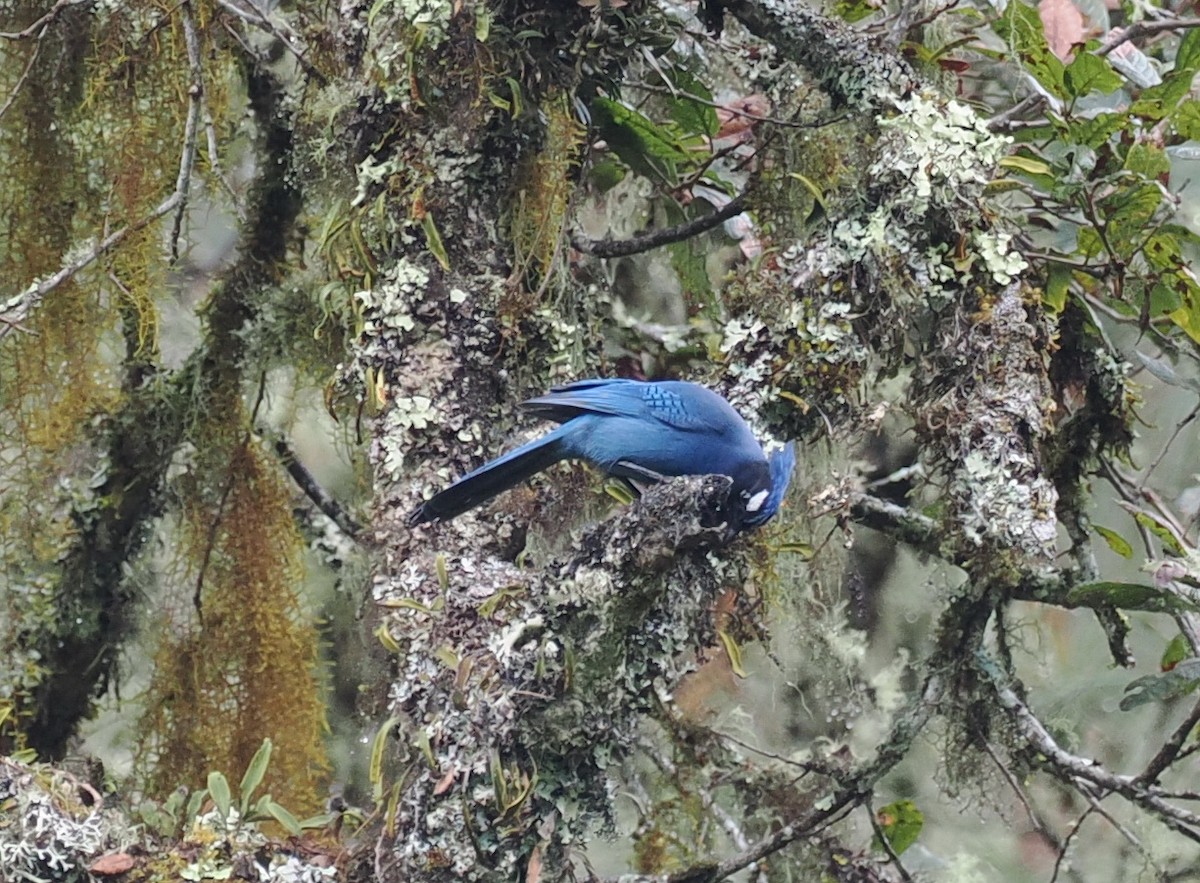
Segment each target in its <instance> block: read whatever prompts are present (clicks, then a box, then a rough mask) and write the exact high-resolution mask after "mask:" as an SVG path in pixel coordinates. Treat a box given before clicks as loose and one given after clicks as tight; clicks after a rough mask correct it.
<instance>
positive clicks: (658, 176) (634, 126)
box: [592, 97, 695, 186]
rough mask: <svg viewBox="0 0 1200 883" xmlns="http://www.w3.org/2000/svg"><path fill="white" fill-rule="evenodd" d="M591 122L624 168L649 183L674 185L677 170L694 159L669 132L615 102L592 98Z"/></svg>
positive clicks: (677, 178) (631, 109)
mask: <svg viewBox="0 0 1200 883" xmlns="http://www.w3.org/2000/svg"><path fill="white" fill-rule="evenodd" d="M592 122H593V123H595V125H596V128H597V130H599V133H600V137H601V138H603V139H604V140H605V141H607V142H608V146H609V147H611V148H612V150H613V152H614V153H616V155H617V156H619V157H620V158H621V159H622V160H624V162H625V164H626V165H628V166H629V167H630V168H631V169H633V170H634V171H635V172H637V173H638V174H639V175H642V176H644V177H647V178H650V179H652V180H656V181H662V182H664V183H666V184H669V185H671V186H674V185H675V184H676V183H678V180H679V174H678V171H677V167H678V166H680V165H687V164H689V163H691V162H692V161H693V160H694V159H695V157H694V156H693V155H692V154H691V153H689V152H688V151H686V150H684V149H683V147H682V146H681V145H680V144H679V142H678V141H677V140H676V139H675V137H674V136H673V135H672V134H671V132H670V131H668V130H667V129H665V128H663V127H662V126H658V125H655V124H654V123H653V122H652V121H651V120H650V119H648V118H647V117H645V116H643V115H642V114H640V113H638V112H637V111H636V110H634V109H633V108H631V107H626V106H625V105H624V104H621V103H620V102H619V101H613V100H612V99H609V98H600V97H598V98H596V99H594V100H593V102H592Z"/></svg>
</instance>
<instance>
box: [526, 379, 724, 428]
mask: <svg viewBox="0 0 1200 883" xmlns="http://www.w3.org/2000/svg"><path fill="white" fill-rule="evenodd" d="M521 406H522V407H523V408H525V409H526V410H527V411H529V412H530V413H532V414H537V415H538V416H540V417H545V418H547V419H549V420H555V421H557V422H559V423H563V422H566V421H568V420H572V419H574V418H575V417H579V416H582V415H584V414H601V415H605V416H610V417H637V418H653V419H655V420H659V421H661V422H663V423H665V424H667V425H668V426H671V427H673V428H675V429H683V430H703V431H705V432H721V431H724V430H725V429H726V428H727V427H728V426H732V425H737V424H740V423H741V422H742V420H741V418H740V417H739V416H738V415H737V413H736V412H735V411H734V410H733V408H732V407H731V406H730V405H729V403H728V402H726V401H725V400H724V399H723V398H721V397H720V396H719V395H717V394H716V393H715V392H713V391H712V390H710V389H707V388H706V387H703V386H700V385H698V384H695V383H687V382H685V381H679V380H665V381H661V382H654V381H649V382H647V381H641V380H624V379H619V378H618V379H609V380H580V381H577V382H575V383H568V384H566V385H565V386H556V387H554V388H553V389H551V390H550V392H548V393H547V394H546V395H544V396H538V397H537V398H533V399H529V400H528V401H525V402H522V403H521Z"/></svg>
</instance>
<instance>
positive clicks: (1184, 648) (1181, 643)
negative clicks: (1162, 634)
mask: <svg viewBox="0 0 1200 883" xmlns="http://www.w3.org/2000/svg"><path fill="white" fill-rule="evenodd" d="M1190 652H1192V648H1191V646H1190V645H1189V644H1188V642H1187V638H1185V637H1184V636H1183V635H1182V634H1179V635H1176V636H1175V637H1173V638H1172V639H1171V641H1170V643H1168V644H1167V647H1166V649H1165V650H1163V655H1162V659H1160V660H1159V661H1158V667H1159V668H1160V669H1162V670H1163V671H1173V670H1174V669H1175V668H1177V667H1178V666H1179V663H1181V662H1183V660H1185V659H1187V658H1188V654H1189V653H1190Z"/></svg>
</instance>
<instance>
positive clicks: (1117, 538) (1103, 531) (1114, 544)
mask: <svg viewBox="0 0 1200 883" xmlns="http://www.w3.org/2000/svg"><path fill="white" fill-rule="evenodd" d="M1092 530H1094V531H1095V532H1096V533H1098V534H1100V536H1101V537H1103V538H1104V542H1106V543H1108V547H1109V548H1110V549H1112V550H1113V551H1114V552H1116V553H1117V554H1118V555H1120V556H1121V557H1122V558H1132V557H1133V546H1131V545H1130V544H1129V540H1127V539H1125V537H1123V536H1121V535H1120V534H1119V533H1117V532H1116V531H1115V530H1110V529H1109V528H1107V527H1101V526H1100V525H1098V524H1093V525H1092Z"/></svg>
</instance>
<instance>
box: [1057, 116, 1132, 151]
mask: <svg viewBox="0 0 1200 883" xmlns="http://www.w3.org/2000/svg"><path fill="white" fill-rule="evenodd" d="M1128 121H1129V114H1127V113H1101V114H1097V115H1096V116H1095V117H1094V118H1093V119H1085V118H1077V119H1072V120H1071V123H1070V125H1069V126H1068V127H1067V138H1068V140H1069V141H1071V142H1074V143H1075V144H1080V145H1083V146H1084V147H1089V148H1091V149H1092V150H1096V149H1097V148H1098V147H1100V145H1102V144H1105V143H1106V142H1107V141H1108V140H1109V139H1110V138H1111V137H1112V136H1113V135H1115V134H1116V133H1117V132H1119V131H1122V130H1124V129H1125V128H1126V125H1127V123H1128Z"/></svg>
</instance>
